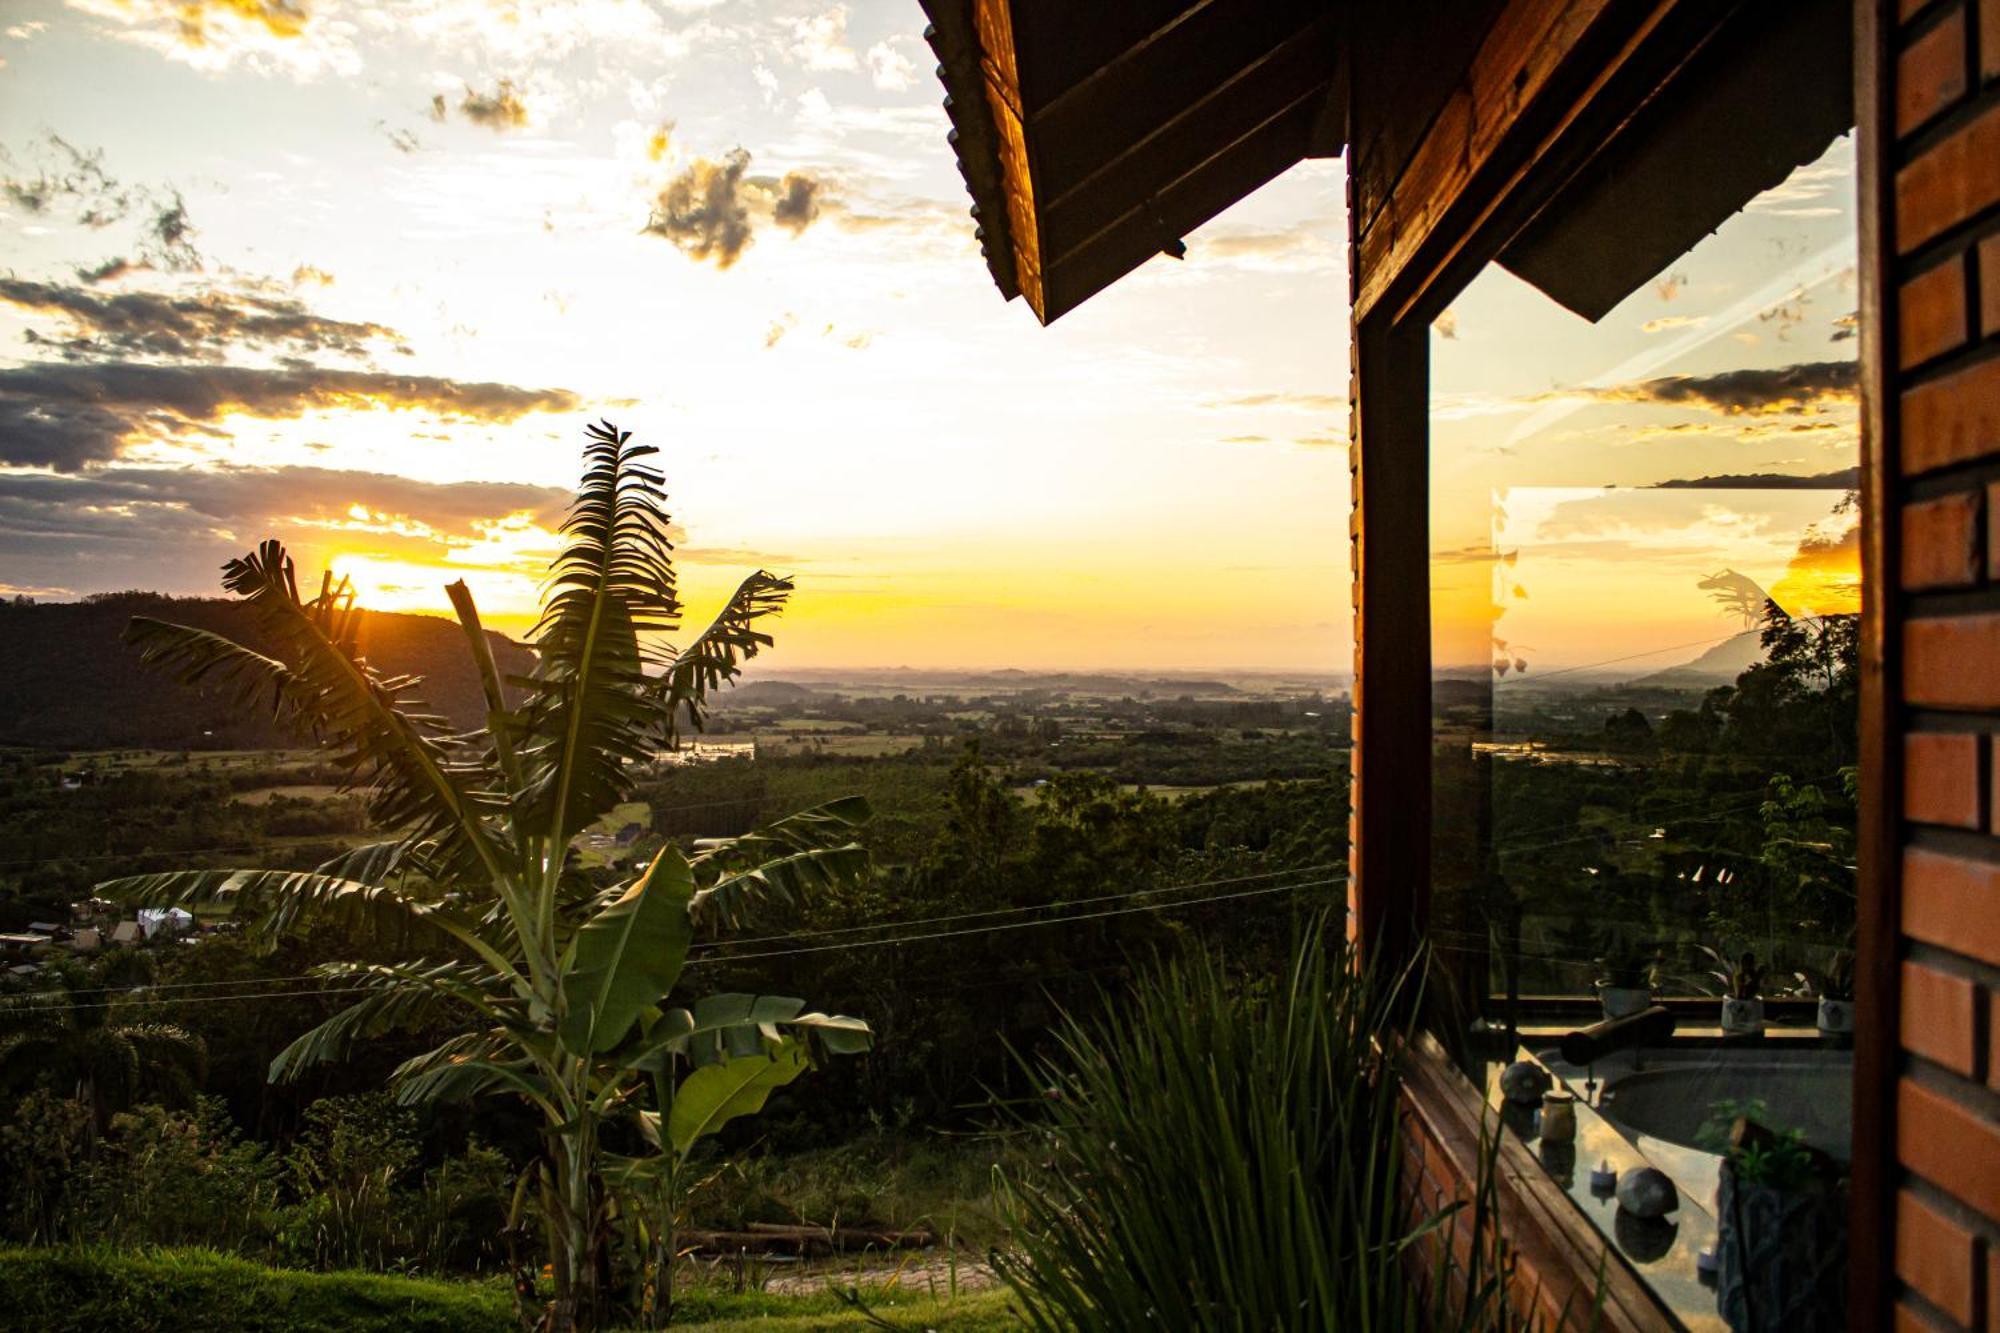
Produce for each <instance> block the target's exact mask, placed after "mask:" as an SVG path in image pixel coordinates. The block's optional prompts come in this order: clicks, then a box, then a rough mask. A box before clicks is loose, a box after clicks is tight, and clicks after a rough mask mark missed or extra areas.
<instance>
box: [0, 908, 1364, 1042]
mask: <svg viewBox="0 0 2000 1333" xmlns="http://www.w3.org/2000/svg"><path fill="white" fill-rule="evenodd" d="M1346 882H1347V877H1346V876H1345V875H1340V876H1335V877H1332V878H1327V879H1319V880H1305V881H1301V882H1298V883H1292V884H1273V885H1266V886H1265V887H1263V888H1257V889H1241V890H1238V891H1237V892H1235V893H1219V894H1214V895H1211V896H1209V897H1206V898H1193V899H1181V900H1180V901H1177V902H1171V903H1157V904H1141V905H1139V906H1136V907H1116V908H1108V909H1106V910H1104V911H1102V912H1085V913H1081V914H1070V915H1065V916H1056V917H1045V918H1042V919H1040V920H1035V921H1009V922H1003V923H1001V924H999V925H994V926H979V927H975V928H973V929H970V930H945V931H935V932H932V933H930V934H924V935H902V936H896V937H894V938H891V939H879V940H856V941H853V942H851V943H847V944H820V945H813V946H810V947H807V948H803V949H779V950H771V951H768V952H765V953H760V954H749V955H746V956H745V957H744V958H741V959H715V958H708V959H692V960H690V961H689V963H688V966H689V967H697V966H700V965H702V964H703V963H714V962H730V961H750V960H752V959H760V958H789V957H794V956H797V955H799V954H809V953H827V952H832V951H853V950H859V949H869V948H875V947H877V946H880V945H889V944H914V943H919V942H922V941H926V940H940V939H955V938H959V937H962V936H967V935H991V934H995V933H997V932H999V931H1003V930H1021V929H1025V928H1026V927H1029V926H1050V925H1059V924H1063V923H1066V922H1071V921H1096V920H1100V919H1103V918H1105V917H1113V916H1129V915H1132V914H1133V913H1136V912H1168V911H1178V910H1180V909H1181V908H1185V907H1200V906H1203V905H1206V904H1209V903H1218V902H1231V901H1235V900H1237V899H1241V898H1256V897H1262V896H1265V895H1268V894H1272V893H1287V892H1291V891H1293V890H1296V889H1309V888H1319V887H1322V886H1324V885H1329V884H1344V883H1346ZM1024 980H1032V978H1024ZM381 993H382V992H381V991H380V990H375V989H369V988H363V987H358V986H340V987H334V988H331V989H325V990H309V991H268V992H262V993H259V994H254V995H217V996H211V997H209V998H208V999H206V1000H204V1001H203V1003H206V1004H226V1003H230V1002H233V1001H238V1000H270V999H291V998H297V997H303V996H311V995H350V996H365V995H374V994H381ZM173 1002H174V1000H173V997H170V996H157V997H139V998H137V999H133V1000H128V1001H118V1000H111V1001H105V1002H102V1003H94V1004H77V1005H70V1004H42V1005H16V1006H14V1007H13V1008H12V1010H11V1012H13V1013H16V1014H21V1013H43V1012H48V1013H67V1012H71V1011H73V1010H77V1009H111V1008H115V1007H116V1006H117V1005H119V1004H120V1003H130V1004H168V1003H173ZM0 1012H7V1011H6V1010H0Z"/></svg>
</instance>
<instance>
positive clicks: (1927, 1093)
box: [1896, 1078, 2000, 1217]
mask: <svg viewBox="0 0 2000 1333" xmlns="http://www.w3.org/2000/svg"><path fill="white" fill-rule="evenodd" d="M1896 1156H1897V1158H1898V1159H1899V1160H1900V1161H1901V1162H1902V1163H1903V1165H1905V1166H1907V1167H1909V1168H1910V1169H1911V1170H1912V1171H1915V1172H1916V1173H1917V1174H1918V1175H1920V1176H1922V1177H1923V1178H1924V1179H1926V1180H1928V1181H1930V1182H1931V1183H1932V1184H1934V1185H1936V1186H1937V1187H1938V1188H1940V1189H1942V1190H1944V1191H1945V1192H1946V1193H1948V1194H1950V1195H1951V1196H1952V1197H1953V1198H1955V1199H1958V1200H1960V1201H1961V1202H1963V1203H1965V1204H1966V1205H1968V1206H1969V1207H1971V1208H1973V1209H1975V1210H1977V1211H1978V1212H1981V1213H1984V1214H1985V1215H1986V1216H1988V1217H2000V1125H1995V1124H1994V1123H1993V1122H1992V1121H1990V1120H1988V1119H1986V1118H1985V1117H1984V1116H1982V1115H1980V1114H1979V1112H1977V1111H1974V1110H1971V1109H1970V1108H1968V1107H1966V1106H1964V1105H1962V1104H1961V1103H1959V1102H1957V1101H1954V1100H1953V1099H1952V1098H1950V1097H1947V1096H1945V1095H1944V1094H1943V1093H1941V1092H1934V1091H1932V1090H1931V1089H1929V1088H1926V1087H1921V1086H1919V1085H1918V1084H1916V1083H1913V1082H1911V1081H1910V1080H1909V1079H1907V1078H1906V1079H1904V1080H1903V1081H1902V1083H1901V1084H1900V1085H1899V1086H1898V1087H1897V1089H1896Z"/></svg>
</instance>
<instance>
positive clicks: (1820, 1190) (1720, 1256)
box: [1715, 1117, 1847, 1333]
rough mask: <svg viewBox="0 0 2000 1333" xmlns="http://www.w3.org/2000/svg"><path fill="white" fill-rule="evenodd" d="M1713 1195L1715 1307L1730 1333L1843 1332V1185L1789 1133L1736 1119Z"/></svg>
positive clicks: (1833, 1167)
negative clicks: (1714, 1204)
mask: <svg viewBox="0 0 2000 1333" xmlns="http://www.w3.org/2000/svg"><path fill="white" fill-rule="evenodd" d="M1729 1137H1730V1146H1729V1150H1728V1152H1727V1153H1726V1154H1725V1155H1724V1157H1723V1159H1722V1168H1721V1172H1720V1177H1719V1182H1718V1185H1717V1188H1716V1250H1717V1256H1716V1257H1717V1273H1716V1293H1715V1295H1716V1309H1717V1311H1718V1312H1719V1313H1720V1314H1721V1315H1722V1318H1723V1320H1724V1321H1725V1322H1726V1323H1727V1324H1728V1325H1729V1327H1730V1328H1731V1329H1732V1330H1734V1333H1845V1331H1846V1329H1847V1266H1846V1259H1847V1197H1846V1196H1847V1188H1846V1184H1845V1182H1844V1180H1843V1179H1842V1173H1841V1169H1840V1166H1839V1164H1838V1163H1837V1162H1835V1161H1834V1159H1833V1158H1831V1157H1829V1156H1828V1155H1827V1154H1825V1153H1823V1152H1820V1151H1819V1150H1818V1149H1816V1148H1813V1147H1812V1146H1810V1145H1809V1144H1807V1143H1806V1142H1805V1139H1804V1137H1803V1136H1802V1135H1801V1134H1800V1133H1799V1131H1797V1130H1783V1131H1780V1130H1772V1129H1767V1128H1765V1127H1764V1126H1763V1125H1760V1124H1758V1123H1757V1122H1755V1121H1753V1120H1751V1119H1749V1118H1748V1117H1740V1118H1738V1119H1737V1121H1736V1123H1735V1125H1734V1126H1733V1127H1732V1128H1731V1131H1730V1136H1729Z"/></svg>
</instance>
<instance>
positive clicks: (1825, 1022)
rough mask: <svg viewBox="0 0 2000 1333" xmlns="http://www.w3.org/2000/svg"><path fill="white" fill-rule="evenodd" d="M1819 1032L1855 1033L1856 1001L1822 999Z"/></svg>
mask: <svg viewBox="0 0 2000 1333" xmlns="http://www.w3.org/2000/svg"><path fill="white" fill-rule="evenodd" d="M1819 1030H1820V1031H1821V1032H1838V1033H1848V1032H1852V1031H1854V1001H1852V1000H1829V999H1825V998H1822V999H1821V1000H1820V1002H1819Z"/></svg>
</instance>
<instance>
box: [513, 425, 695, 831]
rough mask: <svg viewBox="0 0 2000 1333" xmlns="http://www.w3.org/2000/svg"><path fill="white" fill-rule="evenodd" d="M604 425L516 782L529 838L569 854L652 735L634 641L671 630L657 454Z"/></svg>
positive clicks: (672, 598)
mask: <svg viewBox="0 0 2000 1333" xmlns="http://www.w3.org/2000/svg"><path fill="white" fill-rule="evenodd" d="M630 439H631V436H630V434H629V433H628V432H623V431H619V430H617V429H615V428H613V427H612V426H611V425H609V424H608V423H606V424H600V425H594V426H592V427H590V428H589V442H588V443H587V444H586V446H585V449H584V460H585V471H584V476H583V481H582V484H581V485H580V486H579V487H578V489H577V495H576V502H575V503H574V504H573V505H572V506H571V508H570V513H569V517H568V518H567V519H565V520H564V522H563V526H562V532H563V536H564V537H565V538H567V539H568V542H569V544H568V546H566V547H565V548H564V549H563V552H562V554H561V555H560V556H559V557H558V558H557V560H556V563H555V572H554V576H553V578H552V580H551V585H550V588H551V590H550V593H549V597H548V601H547V603H546V605H545V606H544V608H543V611H542V618H541V621H540V623H539V624H537V625H536V627H535V633H534V639H535V650H536V652H537V653H538V654H539V661H538V662H537V664H536V667H535V672H534V675H533V676H532V677H531V678H530V679H529V680H528V681H527V682H526V683H527V685H528V687H529V699H528V702H527V704H526V706H525V708H524V709H523V724H524V726H523V730H524V732H525V735H524V739H523V746H522V755H521V762H522V783H523V787H524V791H525V800H524V804H525V806H526V809H527V813H528V823H529V828H530V830H531V831H532V832H533V834H534V835H535V836H537V837H541V838H545V839H547V840H548V842H547V844H546V845H547V846H549V847H550V848H552V849H557V848H561V847H563V846H565V845H566V844H567V843H568V842H569V840H570V839H571V838H573V837H574V836H575V835H576V834H577V833H578V832H580V831H582V830H583V829H584V828H587V827H588V826H589V825H590V824H591V823H592V822H593V821H595V820H596V819H598V818H600V817H601V816H602V815H604V814H605V813H606V812H608V811H609V810H610V809H611V808H612V807H613V806H615V805H617V804H618V802H619V801H621V800H623V799H624V798H625V796H626V794H627V792H628V791H629V789H630V779H629V777H628V776H627V774H626V766H627V765H628V763H630V762H632V761H635V760H639V759H643V758H646V757H647V755H648V751H649V748H650V746H651V744H652V741H653V738H654V736H655V735H656V734H657V733H658V731H659V729H660V728H659V726H658V721H657V719H658V705H657V704H656V703H655V702H654V701H653V699H652V698H651V697H650V695H651V689H652V685H651V680H650V678H649V677H648V676H647V674H646V667H647V665H648V664H649V662H651V661H654V660H656V659H657V657H658V654H657V652H656V651H654V650H651V649H649V648H648V647H647V646H646V645H645V643H644V641H643V640H642V638H641V637H640V636H641V635H644V634H648V633H654V632H658V631H663V630H670V629H674V628H676V627H677V626H678V625H679V623H680V619H679V617H680V609H681V608H680V598H679V596H678V594H677V592H676V591H675V583H674V568H673V560H672V557H671V555H670V551H671V550H672V547H671V545H670V544H669V542H668V541H667V521H668V520H667V510H666V492H665V490H664V489H663V488H662V485H661V476H660V474H659V473H658V472H657V471H655V470H653V469H652V468H650V467H647V466H645V465H644V464H643V463H642V461H641V460H643V459H645V458H647V457H649V456H651V455H652V454H654V453H657V452H658V451H657V450H655V449H653V448H651V447H650V446H647V445H635V444H632V443H630Z"/></svg>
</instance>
